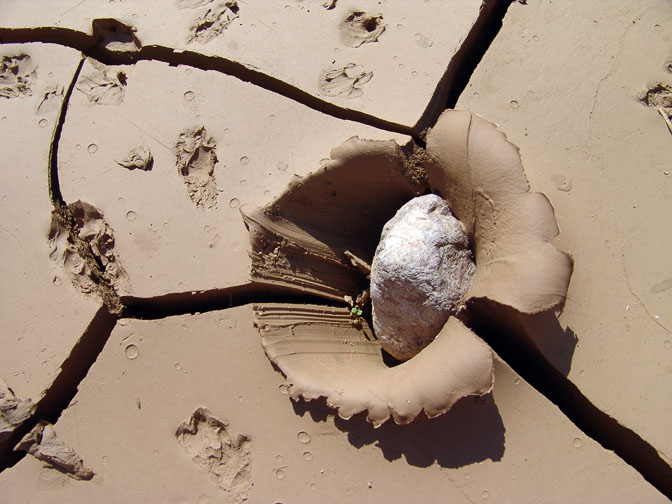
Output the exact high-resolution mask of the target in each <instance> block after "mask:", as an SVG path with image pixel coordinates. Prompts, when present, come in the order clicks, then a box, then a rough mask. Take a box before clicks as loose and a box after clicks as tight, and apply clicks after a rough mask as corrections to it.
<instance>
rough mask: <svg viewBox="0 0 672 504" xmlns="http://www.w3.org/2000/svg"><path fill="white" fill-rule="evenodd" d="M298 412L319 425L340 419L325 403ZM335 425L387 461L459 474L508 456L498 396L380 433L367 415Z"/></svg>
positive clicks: (468, 400)
mask: <svg viewBox="0 0 672 504" xmlns="http://www.w3.org/2000/svg"><path fill="white" fill-rule="evenodd" d="M292 407H293V408H294V411H295V413H296V414H298V415H300V416H304V415H305V414H306V413H308V414H309V415H310V416H311V418H312V419H313V421H315V422H325V421H327V419H328V418H329V416H333V415H334V410H333V409H331V408H329V406H327V403H326V401H325V400H324V398H321V399H318V400H313V401H308V402H306V401H292ZM334 424H335V425H336V427H337V428H338V429H339V430H340V431H342V432H345V433H347V436H348V441H349V442H350V444H351V445H352V446H354V447H355V448H362V447H363V446H368V445H372V444H375V446H377V447H378V448H379V449H380V451H381V452H382V455H383V457H384V458H385V460H388V461H390V462H392V461H395V460H398V459H400V458H402V457H403V458H405V459H406V462H407V463H408V464H410V465H412V466H415V467H429V466H431V465H432V464H434V463H437V464H439V466H441V467H443V468H452V469H455V468H459V467H463V466H466V465H469V464H474V463H477V462H481V461H484V460H486V459H490V460H492V461H494V462H497V461H499V460H501V459H502V456H503V455H504V445H505V442H504V433H505V431H506V429H505V428H504V423H503V422H502V417H501V416H500V414H499V410H498V409H497V405H496V404H495V401H494V399H493V397H492V394H486V395H485V396H482V397H478V396H468V397H464V398H462V399H460V400H459V401H458V402H457V403H456V404H455V405H454V406H453V407H452V409H451V410H450V412H448V413H447V414H444V415H439V416H438V417H436V418H427V417H426V416H425V415H424V414H421V415H418V417H417V418H416V419H415V420H414V421H413V422H411V423H410V424H408V425H396V424H395V423H394V422H392V421H391V420H390V421H388V422H385V423H384V424H383V425H381V426H380V427H379V428H377V429H375V428H374V427H373V425H372V424H370V423H369V422H367V421H366V416H365V414H364V413H360V414H357V415H355V416H353V417H352V418H350V419H349V420H343V419H342V418H340V417H338V416H336V417H335V420H334Z"/></svg>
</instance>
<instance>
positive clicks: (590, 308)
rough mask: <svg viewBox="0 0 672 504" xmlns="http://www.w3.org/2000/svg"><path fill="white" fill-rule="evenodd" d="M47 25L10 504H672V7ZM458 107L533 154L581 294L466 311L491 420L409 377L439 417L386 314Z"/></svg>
mask: <svg viewBox="0 0 672 504" xmlns="http://www.w3.org/2000/svg"><path fill="white" fill-rule="evenodd" d="M36 4H39V5H32V4H31V6H30V7H29V6H27V5H26V4H24V3H23V2H22V1H19V0H7V2H6V4H5V5H4V7H3V8H2V10H3V11H4V14H5V16H3V17H4V20H3V21H0V25H1V26H0V51H1V53H0V131H2V140H1V142H2V144H1V147H2V152H3V156H2V157H1V158H0V165H1V166H2V168H3V174H4V175H3V179H4V181H5V183H4V187H3V189H2V190H1V191H0V193H1V195H0V196H1V197H0V209H1V210H2V223H0V250H1V251H2V254H3V262H2V265H1V266H0V274H1V275H2V277H3V279H4V281H3V286H2V292H3V295H4V296H3V299H4V300H5V302H4V303H3V304H2V308H0V320H2V321H3V335H2V340H1V342H2V348H3V351H2V352H0V495H3V502H8V503H14V502H17V503H18V502H26V501H39V502H45V503H48V502H54V503H56V502H72V503H80V502H82V503H83V502H92V501H99V502H104V503H105V502H110V503H112V502H129V501H135V500H142V501H147V502H152V501H156V500H160V501H165V502H194V501H197V502H315V501H324V502H329V501H332V500H334V499H337V500H339V501H343V502H371V503H373V502H382V501H385V500H388V501H391V500H393V501H397V500H418V499H422V500H426V501H428V502H432V500H433V499H435V498H436V496H437V495H440V496H441V500H442V501H446V502H457V503H464V504H467V503H474V502H522V503H525V502H530V503H532V502H623V503H625V502H628V503H630V502H647V503H650V502H666V501H667V499H670V498H672V484H671V483H670V482H671V481H672V445H670V439H672V436H671V434H672V423H671V421H670V419H671V418H672V415H671V414H670V413H671V412H670V409H669V407H668V405H669V404H672V402H671V400H672V396H671V395H670V390H672V353H671V352H672V344H670V340H672V337H671V336H670V333H671V332H672V325H671V323H670V320H672V313H671V312H670V306H672V304H671V303H670V301H671V299H670V295H672V272H670V270H669V265H668V264H667V263H668V262H669V261H667V255H666V251H668V250H669V249H670V248H672V241H671V240H672V234H671V233H670V232H669V226H667V225H666V224H667V216H668V215H669V213H670V201H672V193H671V192H670V191H672V175H671V174H670V172H671V170H670V168H669V160H670V159H671V158H672V151H671V149H672V122H671V119H672V91H671V90H672V55H671V54H670V53H669V43H670V40H671V38H672V9H671V8H670V6H669V4H668V3H666V2H665V1H663V0H655V1H654V2H652V3H648V2H644V1H640V2H626V1H621V0H618V1H615V2H613V3H612V2H609V5H608V6H606V4H605V3H600V2H598V3H597V4H595V5H593V4H590V5H587V4H583V3H581V2H578V1H571V2H569V3H568V4H567V5H564V4H563V5H558V4H556V3H553V2H547V1H544V0H528V1H527V2H511V1H508V0H488V1H486V2H483V3H482V2H480V0H479V1H476V0H460V1H457V2H452V3H450V5H443V4H442V5H439V4H438V3H436V2H433V1H432V2H417V4H416V3H413V6H411V5H410V4H409V5H406V4H404V5H403V6H401V4H400V5H394V4H393V3H392V2H374V1H363V2H354V1H346V0H337V1H326V2H325V1H322V0H302V1H299V0H291V1H288V2H283V3H281V4H274V3H264V2H260V3H248V2H240V1H238V2H237V1H235V0H233V1H228V0H227V1H223V0H220V1H218V0H171V1H170V2H160V1H158V0H148V1H147V2H140V1H138V0H118V1H114V2H113V1H110V2H107V1H102V0H96V1H91V2H76V1H73V2H71V3H69V4H68V3H52V2H47V1H42V0H40V1H39V2H36ZM605 6H606V7H607V8H605ZM37 7H39V8H37ZM642 54H647V55H649V56H650V57H647V58H642V56H641V55H642ZM446 108H456V109H462V110H471V111H472V112H474V113H475V114H478V115H480V116H482V117H484V118H485V119H487V120H489V121H492V122H494V123H497V124H498V125H499V126H500V129H501V131H502V132H504V133H506V135H507V137H508V140H509V141H510V142H512V143H513V144H515V145H516V146H518V147H519V148H520V155H521V158H522V160H523V163H524V166H525V175H526V176H527V179H529V186H530V187H531V188H532V189H533V190H534V191H542V192H543V193H544V194H545V195H546V196H543V197H542V196H539V198H543V199H544V200H546V199H548V200H550V202H551V203H552V205H553V207H554V208H555V218H556V220H557V223H558V227H559V229H560V233H559V234H558V236H557V237H555V238H553V241H552V243H553V244H554V245H555V246H556V247H558V248H559V249H561V250H563V251H566V252H567V253H568V254H569V255H570V256H571V258H572V259H573V263H574V273H573V276H572V279H571V283H570V287H569V293H568V295H567V299H566V300H565V302H564V303H563V304H562V305H561V306H559V308H558V310H557V311H556V312H541V313H531V314H527V315H521V314H519V313H517V312H515V310H514V312H515V313H513V312H512V311H511V310H512V309H511V308H509V307H508V306H506V304H500V303H498V302H496V301H497V300H488V299H485V298H479V299H474V300H473V302H470V303H467V305H466V306H465V307H464V309H463V311H462V312H461V313H460V314H459V315H458V318H453V319H452V323H453V324H456V325H458V324H459V326H460V327H461V328H462V329H460V331H463V332H459V331H458V333H459V334H460V335H461V336H460V337H454V338H453V339H452V340H451V339H448V338H445V337H443V339H441V341H440V342H439V343H438V344H439V345H444V346H443V347H442V348H446V349H449V350H450V351H451V352H452V351H454V352H455V353H459V352H467V353H468V352H472V353H471V355H478V356H479V358H482V359H483V361H484V362H485V361H487V364H488V366H485V364H484V366H483V369H485V370H487V372H486V373H484V375H483V376H482V382H483V383H482V384H481V385H480V389H479V394H480V393H482V394H483V395H478V394H477V395H471V396H469V395H468V394H467V393H465V394H462V395H459V394H458V395H457V398H459V397H462V396H463V395H467V397H464V398H462V399H459V400H457V399H455V400H457V402H456V403H455V404H454V405H452V402H450V401H449V402H447V403H448V404H451V405H452V407H451V408H450V410H449V411H447V412H445V413H444V411H445V408H442V407H441V406H440V405H438V404H433V403H432V401H433V399H432V398H433V397H435V395H433V394H430V393H429V391H434V392H436V391H437V390H438V391H439V392H444V393H445V394H446V395H450V392H451V391H442V390H440V389H441V381H440V380H441V379H442V377H441V376H440V374H439V373H436V372H435V371H436V369H437V366H438V364H439V362H438V361H437V359H438V357H437V356H436V355H434V356H433V357H431V358H425V360H424V361H423V360H422V358H421V359H415V358H414V359H415V360H414V359H411V360H409V361H408V362H409V363H414V364H413V365H415V366H416V368H423V366H424V367H426V368H427V370H426V371H427V372H426V373H425V374H422V373H419V374H416V375H413V374H411V375H410V376H420V375H422V380H421V382H422V383H424V384H426V385H423V386H422V387H423V390H425V391H427V394H425V395H426V397H423V398H422V401H420V402H422V405H423V407H424V410H425V412H427V414H426V415H425V414H422V415H420V416H417V418H416V415H417V413H418V412H419V411H421V410H422V407H419V409H418V405H417V404H411V401H409V402H408V404H406V403H405V402H404V401H402V400H401V399H400V398H404V397H405V396H404V395H403V393H402V392H403V390H405V388H406V387H408V386H410V385H409V384H408V383H405V382H403V380H402V381H397V382H395V381H394V380H392V381H389V382H388V381H385V380H381V379H379V378H378V377H377V376H374V375H373V374H371V373H370V372H369V368H368V367H367V366H369V365H370V363H374V365H375V366H377V367H378V368H379V369H380V370H381V373H384V374H386V376H387V374H389V375H390V376H397V377H404V376H409V375H407V374H404V372H405V371H404V369H405V368H403V367H401V366H400V365H399V363H398V362H395V361H394V359H391V358H389V356H387V355H384V354H383V353H381V350H380V345H379V344H378V342H377V341H376V340H375V336H374V334H373V332H372V331H371V330H370V316H371V314H370V307H367V306H366V304H365V302H364V300H365V299H366V297H368V293H367V294H366V295H365V294H364V293H365V292H366V289H367V288H368V286H369V279H368V278H367V275H368V274H369V269H368V268H369V265H370V263H371V260H372V258H373V255H374V252H375V250H376V246H377V244H378V241H379V238H380V230H382V227H383V225H384V223H385V222H387V221H388V220H389V219H390V218H391V217H392V216H393V215H394V213H395V212H396V210H397V209H398V208H399V207H401V206H402V205H403V204H404V203H405V202H406V201H408V200H410V199H411V198H413V197H414V196H417V195H421V194H427V193H429V192H431V190H432V189H431V188H434V190H435V192H436V189H435V188H436V184H437V178H436V177H437V172H436V170H435V169H433V168H432V166H433V165H432V163H435V162H436V160H435V159H434V160H430V159H428V157H427V152H429V151H430V147H431V146H430V145H429V144H431V143H432V142H434V143H436V142H435V139H436V137H437V135H440V133H437V132H433V133H430V134H429V135H427V128H429V127H432V126H434V124H435V122H436V120H437V118H438V117H439V115H440V113H441V112H442V111H443V110H445V109H446ZM432 135H434V139H433V138H432ZM512 149H514V150H516V148H515V147H512ZM362 153H364V154H362ZM516 153H517V150H516ZM442 155H443V154H442ZM457 155H458V157H459V156H461V155H462V154H461V153H459V152H458V153H457ZM492 162H493V163H495V164H496V160H492ZM428 175H429V177H428ZM500 182H501V183H502V184H503V185H506V181H502V180H500ZM526 183H527V181H525V184H526ZM432 184H433V185H432ZM511 184H513V182H512V183H511ZM451 190H453V189H446V190H442V191H443V192H444V193H450V191H451ZM454 190H455V191H459V188H457V189H454ZM483 194H484V193H483V192H482V191H481V192H479V193H478V195H481V196H482V195H483ZM453 196H454V195H453ZM462 196H463V195H459V194H458V196H455V197H454V201H458V200H460V198H462ZM482 199H483V201H480V200H479V202H478V205H481V206H480V207H479V208H483V207H482V205H485V204H486V203H487V201H488V200H487V198H486V197H485V196H484V197H483V198H482ZM465 202H466V203H465ZM491 203H492V201H491ZM463 204H464V205H466V206H469V205H470V204H472V203H470V202H469V201H468V198H467V199H465V200H464V202H461V203H459V205H463ZM474 204H475V203H474ZM530 208H531V207H530ZM473 219H474V216H471V217H470V216H465V217H463V221H466V222H467V228H468V229H469V225H468V224H469V223H470V222H472V220H473ZM316 223H319V224H316ZM496 224H497V219H496V218H495V219H494V224H493V228H492V229H493V233H494V234H496V233H497V230H496ZM500 232H501V231H500ZM549 239H550V238H549ZM474 253H475V256H476V257H477V258H479V257H480V258H481V261H483V259H482V258H483V257H489V255H488V254H489V249H488V246H487V245H484V246H483V247H481V248H480V250H476V251H474ZM479 254H480V255H479ZM497 261H504V262H505V261H506V258H497ZM497 261H494V262H497ZM477 265H478V260H477ZM488 266H489V267H493V265H492V264H489V265H488ZM494 267H495V268H496V267H497V265H496V264H495V265H494ZM517 267H520V265H518V266H517ZM477 268H478V266H477ZM530 269H533V268H532V265H531V268H530ZM521 271H522V270H521ZM500 292H502V293H504V294H502V295H503V296H506V289H505V286H500ZM551 294H553V293H549V295H551ZM512 295H513V296H514V297H515V296H516V295H519V293H513V294H512ZM348 303H349V304H348ZM362 308H363V310H362ZM352 310H354V311H352ZM357 310H359V312H357ZM532 311H534V310H532ZM357 313H359V314H357ZM458 319H459V320H458ZM469 329H471V330H473V331H474V332H475V333H476V335H474V334H472V333H471V332H469ZM458 333H456V334H458ZM467 334H468V335H469V336H468V337H467ZM325 335H326V336H328V338H326V339H324V336H325ZM316 336H319V337H316ZM462 337H464V340H462V339H460V338H462ZM439 339H440V338H437V340H436V341H439ZM451 345H453V346H451ZM419 355H422V354H419ZM493 356H494V359H493ZM269 360H272V361H273V363H274V364H273V365H272V364H271V362H270V361H269ZM439 360H441V359H439ZM296 363H300V364H301V366H296ZM343 363H346V364H347V365H349V366H351V369H354V370H355V371H356V372H354V374H353V375H352V376H350V375H348V376H344V375H343V374H342V373H341V369H342V367H341V366H342V365H343ZM493 366H494V367H493ZM492 369H494V370H492ZM416 372H417V371H416ZM451 372H452V371H451ZM461 372H462V370H461V369H457V370H454V375H455V376H457V377H458V381H459V379H460V378H459V377H460V376H461V375H460V373H461ZM395 373H396V374H395ZM467 374H468V373H467ZM486 375H487V376H486ZM315 376H317V377H321V380H322V382H319V380H318V382H319V383H320V384H319V386H318V385H316V382H315V380H314V377H315ZM353 380H354V381H353ZM493 383H494V385H493ZM333 384H336V385H333ZM341 384H343V386H342V389H340V390H337V389H338V387H340V386H341ZM458 388H459V387H458ZM362 391H365V392H362ZM400 391H401V392H400ZM302 398H303V399H302ZM304 399H312V400H309V401H307V400H304ZM363 401H364V402H365V401H369V403H370V406H369V408H370V411H369V413H368V414H367V413H366V412H365V413H363V414H362V413H359V412H360V411H361V404H362V402H363ZM423 401H424V402H423ZM453 402H454V401H453ZM402 403H403V404H402ZM556 406H557V407H556ZM334 408H340V409H339V410H336V409H334ZM348 408H350V410H351V411H350V410H349V409H348ZM374 410H375V412H374ZM416 410H417V411H416ZM349 411H350V412H349ZM441 413H443V414H441ZM367 415H368V418H367ZM428 417H434V418H428ZM388 418H390V420H388ZM413 419H414V420H413ZM367 420H368V421H367ZM395 422H396V424H395ZM397 424H399V425H397ZM402 424H403V425H402ZM570 481H571V484H568V482H570ZM411 482H412V483H411Z"/></svg>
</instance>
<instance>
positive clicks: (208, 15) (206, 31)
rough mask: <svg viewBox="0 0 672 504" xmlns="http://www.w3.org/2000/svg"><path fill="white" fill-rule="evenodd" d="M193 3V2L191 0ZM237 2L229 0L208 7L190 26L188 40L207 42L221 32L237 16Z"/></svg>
mask: <svg viewBox="0 0 672 504" xmlns="http://www.w3.org/2000/svg"><path fill="white" fill-rule="evenodd" d="M192 3H193V2H192ZM239 10H240V9H239V7H238V2H236V1H235V0H230V1H228V2H224V3H220V4H218V5H217V6H215V7H213V8H208V9H207V10H206V11H205V12H204V13H203V14H201V15H200V16H199V17H198V18H197V19H196V21H195V22H194V25H193V26H192V27H191V36H190V37H189V40H188V42H193V41H194V40H195V41H196V42H201V43H205V42H209V41H210V40H212V39H213V38H215V37H218V36H219V35H221V34H222V32H223V31H224V30H226V29H227V28H228V26H229V25H230V24H231V22H232V21H233V20H234V19H236V18H237V17H238V11H239Z"/></svg>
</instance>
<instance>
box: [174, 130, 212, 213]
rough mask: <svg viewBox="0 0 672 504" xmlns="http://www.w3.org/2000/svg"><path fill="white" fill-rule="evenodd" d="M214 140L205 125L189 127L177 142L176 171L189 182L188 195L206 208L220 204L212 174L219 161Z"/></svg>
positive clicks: (197, 204) (187, 183)
mask: <svg viewBox="0 0 672 504" xmlns="http://www.w3.org/2000/svg"><path fill="white" fill-rule="evenodd" d="M215 147H216V144H215V141H214V139H212V138H211V137H210V138H208V134H207V132H206V131H205V126H200V127H197V128H191V129H187V130H185V131H184V132H182V134H180V138H179V140H178V141H177V144H176V145H175V155H176V156H177V171H178V172H179V174H180V175H182V178H183V179H184V183H185V184H186V185H187V190H188V191H189V197H190V198H191V201H193V202H194V204H195V205H196V206H197V207H199V208H203V209H208V208H212V207H213V206H215V204H216V203H217V184H216V183H215V178H214V176H213V173H214V171H215V163H217V153H216V152H215Z"/></svg>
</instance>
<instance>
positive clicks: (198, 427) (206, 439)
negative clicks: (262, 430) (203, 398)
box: [175, 408, 252, 502]
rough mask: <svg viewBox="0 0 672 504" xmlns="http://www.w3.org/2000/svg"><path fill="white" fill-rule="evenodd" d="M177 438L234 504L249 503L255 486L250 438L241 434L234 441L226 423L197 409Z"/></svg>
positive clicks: (178, 429)
mask: <svg viewBox="0 0 672 504" xmlns="http://www.w3.org/2000/svg"><path fill="white" fill-rule="evenodd" d="M175 438H176V439H177V442H178V443H179V444H180V446H182V448H183V449H184V451H185V452H186V454H187V455H188V456H189V457H190V458H191V459H192V460H193V461H194V463H195V464H197V465H198V466H200V467H202V468H203V469H206V470H207V471H208V472H209V473H210V478H211V479H212V480H213V481H214V482H215V483H216V484H217V486H218V487H219V488H220V489H221V490H223V491H225V492H227V493H228V494H229V495H230V496H231V497H232V499H233V501H234V502H241V501H245V500H247V494H248V492H249V489H250V487H251V486H252V476H251V474H250V463H251V458H252V454H251V443H252V442H251V440H250V437H249V436H246V435H243V434H238V435H237V436H236V437H235V438H234V437H232V435H231V433H230V432H229V426H228V425H227V424H226V423H225V422H223V421H221V420H219V419H218V418H216V417H214V416H213V415H212V414H211V413H210V412H209V411H208V410H207V409H206V408H198V409H197V410H196V411H194V413H193V414H192V415H191V418H190V419H189V421H188V422H182V424H180V426H179V427H178V428H177V431H176V432H175Z"/></svg>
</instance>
